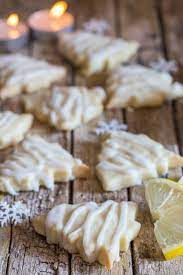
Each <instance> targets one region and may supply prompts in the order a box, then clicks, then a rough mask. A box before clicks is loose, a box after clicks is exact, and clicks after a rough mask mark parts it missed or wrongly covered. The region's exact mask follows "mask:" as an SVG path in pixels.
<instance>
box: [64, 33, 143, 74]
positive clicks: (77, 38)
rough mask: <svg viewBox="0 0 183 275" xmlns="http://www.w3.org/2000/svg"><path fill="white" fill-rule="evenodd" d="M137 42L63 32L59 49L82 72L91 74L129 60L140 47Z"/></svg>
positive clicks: (91, 34)
mask: <svg viewBox="0 0 183 275" xmlns="http://www.w3.org/2000/svg"><path fill="white" fill-rule="evenodd" d="M138 46H139V45H138V43H137V42H128V41H125V40H123V39H121V38H112V37H109V36H103V35H98V34H93V33H89V32H83V31H77V32H73V33H62V34H61V35H60V37H59V50H60V52H61V53H62V54H63V55H64V56H65V57H66V58H67V59H69V60H70V61H71V62H72V63H73V64H74V65H75V66H77V67H79V68H80V69H81V72H82V74H84V75H85V76H89V75H92V74H95V73H101V72H103V71H106V70H109V69H112V68H114V67H116V66H117V65H118V64H120V63H122V62H125V61H127V60H128V59H129V58H130V57H131V56H133V55H134V54H135V53H136V52H137V49H138Z"/></svg>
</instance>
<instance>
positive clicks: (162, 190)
mask: <svg viewBox="0 0 183 275" xmlns="http://www.w3.org/2000/svg"><path fill="white" fill-rule="evenodd" d="M145 197H146V200H147V202H148V205H149V208H150V212H151V215H152V218H153V220H158V219H159V218H160V217H161V216H162V215H164V212H166V211H167V210H168V209H169V208H171V207H174V206H175V205H176V206H183V184H182V183H179V182H175V181H173V180H169V179H152V180H149V181H147V182H146V183H145Z"/></svg>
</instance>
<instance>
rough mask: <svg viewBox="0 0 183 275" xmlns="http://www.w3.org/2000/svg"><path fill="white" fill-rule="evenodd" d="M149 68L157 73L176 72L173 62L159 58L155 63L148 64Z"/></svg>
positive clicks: (174, 62) (175, 63)
mask: <svg viewBox="0 0 183 275" xmlns="http://www.w3.org/2000/svg"><path fill="white" fill-rule="evenodd" d="M149 66H150V67H151V68H153V69H154V70H156V71H159V72H167V73H175V72H177V70H178V67H177V62H176V61H175V60H169V61H168V60H165V59H164V58H159V59H158V60H157V61H152V62H150V64H149Z"/></svg>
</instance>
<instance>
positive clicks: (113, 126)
mask: <svg viewBox="0 0 183 275" xmlns="http://www.w3.org/2000/svg"><path fill="white" fill-rule="evenodd" d="M127 129H128V126H127V125H126V124H124V123H119V122H118V121H117V120H116V119H112V120H111V121H110V122H108V123H107V122H105V121H99V123H98V125H97V127H96V128H95V129H94V130H93V132H94V133H95V134H96V135H97V136H98V135H102V134H105V133H111V132H113V131H121V130H122V131H126V130H127Z"/></svg>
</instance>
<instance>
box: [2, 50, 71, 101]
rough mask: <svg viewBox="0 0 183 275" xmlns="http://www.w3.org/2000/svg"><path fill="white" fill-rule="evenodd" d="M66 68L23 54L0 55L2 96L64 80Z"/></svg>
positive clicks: (31, 90)
mask: <svg viewBox="0 0 183 275" xmlns="http://www.w3.org/2000/svg"><path fill="white" fill-rule="evenodd" d="M65 75H66V70H65V68H64V67H62V66H54V65H51V64H49V63H47V62H46V61H42V60H37V59H35V58H32V57H28V56H24V55H21V54H10V55H2V56H0V84H1V87H2V88H1V89H0V97H1V98H3V99H4V98H7V97H11V96H14V95H17V94H19V93H21V92H27V93H31V92H36V91H38V90H39V89H42V88H47V87H49V86H50V85H51V84H52V83H54V82H56V81H59V82H60V81H63V79H64V78H65Z"/></svg>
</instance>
